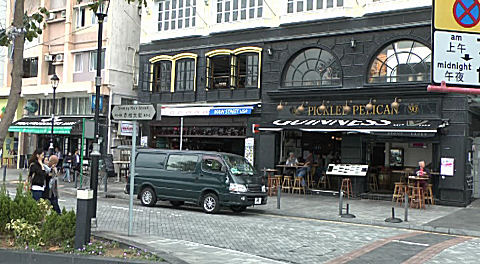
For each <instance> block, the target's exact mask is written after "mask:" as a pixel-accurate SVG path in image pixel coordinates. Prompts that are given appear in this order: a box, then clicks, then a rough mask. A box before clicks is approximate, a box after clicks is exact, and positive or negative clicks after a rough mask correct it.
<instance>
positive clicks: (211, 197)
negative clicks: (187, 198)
mask: <svg viewBox="0 0 480 264" xmlns="http://www.w3.org/2000/svg"><path fill="white" fill-rule="evenodd" d="M202 204H203V211H204V212H205V213H207V214H214V213H216V212H218V210H220V203H219V201H218V196H217V195H216V194H214V193H207V194H205V195H204V196H203V198H202Z"/></svg>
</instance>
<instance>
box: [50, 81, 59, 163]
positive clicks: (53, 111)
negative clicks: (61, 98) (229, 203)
mask: <svg viewBox="0 0 480 264" xmlns="http://www.w3.org/2000/svg"><path fill="white" fill-rule="evenodd" d="M59 81H60V79H59V78H58V76H57V75H56V74H54V75H53V76H52V78H50V82H51V83H52V88H53V109H52V131H51V132H50V146H49V147H48V151H49V154H50V155H53V151H54V149H53V127H54V126H55V91H56V90H57V87H58V82H59Z"/></svg>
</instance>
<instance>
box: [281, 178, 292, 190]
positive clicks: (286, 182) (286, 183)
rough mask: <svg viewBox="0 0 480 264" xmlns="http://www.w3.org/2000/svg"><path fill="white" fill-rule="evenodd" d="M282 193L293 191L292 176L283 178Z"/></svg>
mask: <svg viewBox="0 0 480 264" xmlns="http://www.w3.org/2000/svg"><path fill="white" fill-rule="evenodd" d="M282 191H287V193H289V192H291V191H292V176H283V183H282Z"/></svg>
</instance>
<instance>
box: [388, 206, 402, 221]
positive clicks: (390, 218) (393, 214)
mask: <svg viewBox="0 0 480 264" xmlns="http://www.w3.org/2000/svg"><path fill="white" fill-rule="evenodd" d="M385 222H388V223H401V222H402V219H400V218H395V207H392V217H389V218H387V219H385Z"/></svg>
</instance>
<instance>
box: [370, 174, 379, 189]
mask: <svg viewBox="0 0 480 264" xmlns="http://www.w3.org/2000/svg"><path fill="white" fill-rule="evenodd" d="M368 188H370V190H372V191H377V190H378V181H377V175H376V174H373V173H372V174H369V175H368Z"/></svg>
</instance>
